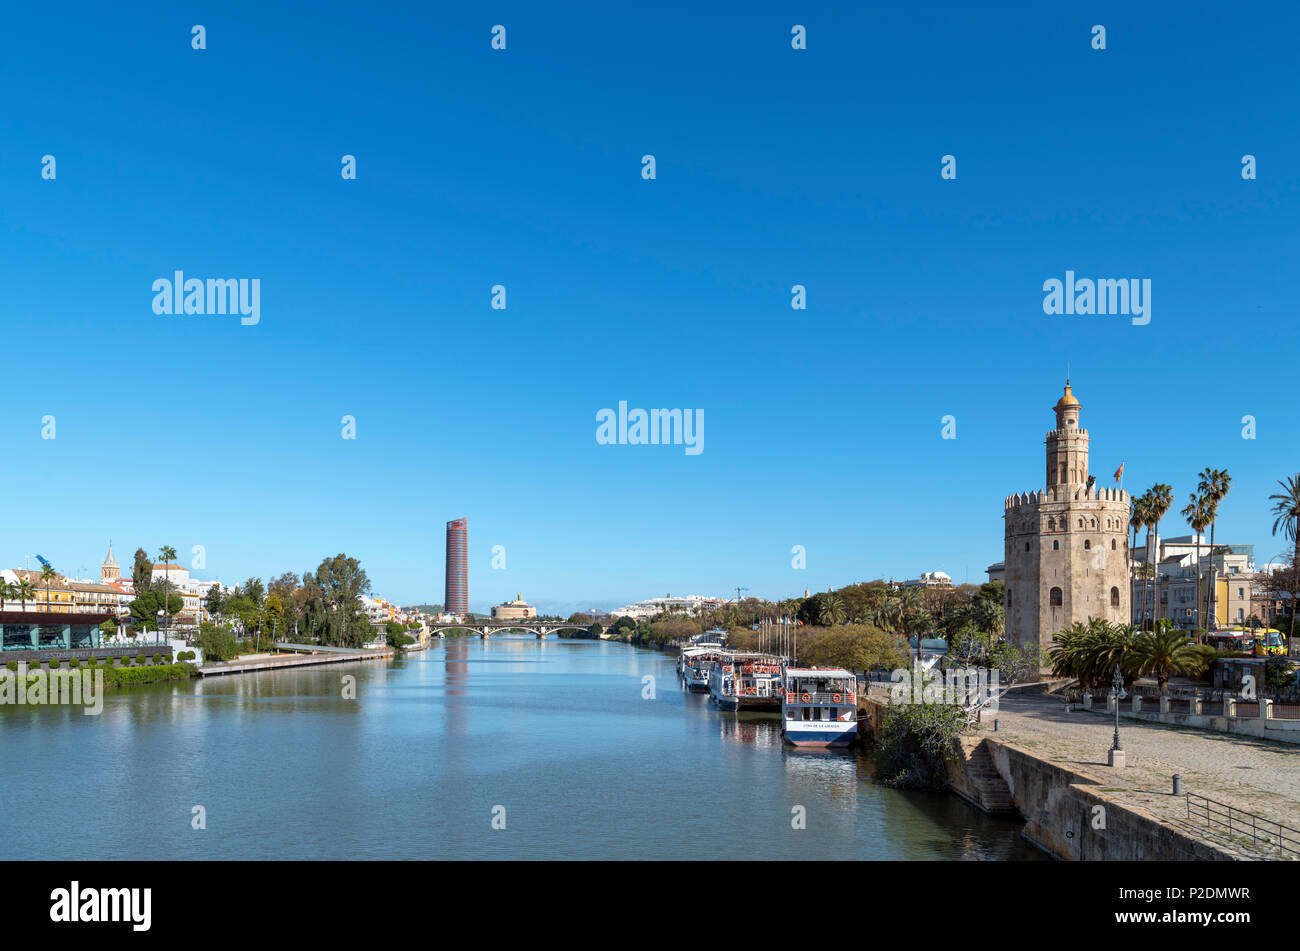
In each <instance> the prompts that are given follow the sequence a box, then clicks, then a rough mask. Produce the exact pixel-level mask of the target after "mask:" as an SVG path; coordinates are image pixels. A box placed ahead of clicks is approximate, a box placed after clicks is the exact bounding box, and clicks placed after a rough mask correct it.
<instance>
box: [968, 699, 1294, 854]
mask: <svg viewBox="0 0 1300 951" xmlns="http://www.w3.org/2000/svg"><path fill="white" fill-rule="evenodd" d="M994 717H996V718H997V719H998V721H999V729H998V732H996V733H994V732H993V718H994ZM1114 732H1115V716H1114V714H1113V713H1107V712H1106V711H1105V708H1104V705H1103V706H1102V708H1101V709H1100V710H1094V711H1089V712H1085V711H1080V710H1075V711H1073V712H1070V713H1066V712H1065V706H1064V704H1063V703H1062V702H1061V701H1060V700H1059V699H1057V698H1055V697H1051V696H1045V695H1040V694H1027V695H1017V694H1014V693H1013V694H1011V695H1009V696H1007V697H1004V698H1003V699H1002V701H1001V703H1000V707H999V710H998V712H997V713H995V714H989V713H986V714H985V716H984V720H983V724H982V727H981V730H980V735H981V736H987V737H989V738H990V739H996V740H1001V741H1004V742H1007V743H1011V744H1014V745H1015V746H1018V747H1020V748H1022V749H1024V750H1026V751H1028V752H1030V753H1032V754H1034V755H1035V756H1038V757H1040V758H1041V759H1044V760H1046V761H1048V762H1051V763H1055V764H1058V765H1060V766H1061V767H1063V768H1066V769H1069V770H1072V771H1074V772H1077V773H1080V774H1084V775H1087V776H1090V777H1093V778H1095V779H1096V780H1097V781H1098V782H1099V783H1100V784H1101V785H1102V786H1103V787H1104V788H1105V790H1106V792H1107V793H1108V794H1109V795H1110V796H1111V797H1112V798H1113V799H1115V800H1116V801H1118V802H1120V803H1122V804H1125V805H1130V806H1133V807H1135V808H1137V809H1141V810H1144V811H1145V812H1147V813H1150V814H1151V815H1153V816H1157V817H1159V818H1160V819H1162V820H1166V821H1168V822H1169V823H1170V824H1171V825H1173V826H1175V827H1177V828H1181V829H1184V830H1185V831H1188V832H1189V833H1192V834H1196V835H1200V836H1204V835H1206V833H1207V826H1206V824H1205V822H1204V820H1203V819H1197V818H1195V817H1194V818H1192V819H1191V820H1189V819H1188V817H1187V802H1186V800H1185V799H1184V797H1183V796H1174V795H1172V788H1173V775H1174V774H1175V773H1177V774H1179V775H1180V776H1182V779H1183V790H1184V792H1186V793H1192V794H1194V795H1196V796H1205V797H1207V798H1209V799H1213V800H1216V801H1218V802H1221V803H1226V804H1227V805H1230V806H1232V807H1233V808H1234V809H1240V810H1242V811H1244V812H1250V813H1254V814H1256V815H1260V816H1264V817H1266V818H1268V819H1271V820H1273V821H1274V822H1280V823H1282V824H1283V825H1286V826H1290V827H1291V828H1293V829H1300V747H1297V746H1296V745H1295V744H1291V743H1280V742H1276V741H1270V740H1265V739H1257V738H1254V737H1249V736H1243V735H1241V734H1229V733H1220V732H1215V731H1212V730H1205V729H1199V728H1195V727H1187V726H1178V725H1170V724H1161V723H1153V722H1150V721H1146V720H1138V719H1133V718H1128V717H1125V715H1124V713H1123V711H1121V713H1120V745H1121V746H1122V747H1123V748H1124V750H1125V752H1126V754H1127V760H1128V763H1127V765H1126V766H1125V767H1124V768H1122V769H1115V768H1112V767H1110V766H1108V765H1107V763H1106V751H1107V750H1108V749H1110V746H1111V741H1112V739H1113V737H1114ZM1235 844H1237V845H1238V846H1240V843H1235Z"/></svg>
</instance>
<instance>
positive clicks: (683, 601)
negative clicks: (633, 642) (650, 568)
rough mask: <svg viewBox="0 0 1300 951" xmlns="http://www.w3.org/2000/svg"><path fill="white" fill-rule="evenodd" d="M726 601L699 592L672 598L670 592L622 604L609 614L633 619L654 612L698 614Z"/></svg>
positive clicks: (653, 614) (641, 617)
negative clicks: (657, 596) (659, 596)
mask: <svg viewBox="0 0 1300 951" xmlns="http://www.w3.org/2000/svg"><path fill="white" fill-rule="evenodd" d="M726 603H727V602H726V599H725V598H706V597H704V596H703V595H699V594H688V595H687V596H686V597H684V598H682V597H677V598H674V597H673V596H672V595H671V594H666V595H664V596H663V597H662V598H647V599H646V600H644V601H636V602H633V603H632V604H627V605H624V606H623V607H621V608H619V609H618V610H617V611H611V612H610V614H611V615H612V616H614V617H630V618H631V619H632V620H634V621H639V620H642V619H644V618H651V617H654V616H655V615H656V614H668V613H676V614H687V615H693V614H699V613H700V612H702V611H705V610H713V609H716V608H720V607H721V606H722V605H724V604H726Z"/></svg>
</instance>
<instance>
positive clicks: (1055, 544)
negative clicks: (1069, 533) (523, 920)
mask: <svg viewBox="0 0 1300 951" xmlns="http://www.w3.org/2000/svg"><path fill="white" fill-rule="evenodd" d="M1060 550H1061V543H1060V542H1057V541H1054V542H1052V551H1060Z"/></svg>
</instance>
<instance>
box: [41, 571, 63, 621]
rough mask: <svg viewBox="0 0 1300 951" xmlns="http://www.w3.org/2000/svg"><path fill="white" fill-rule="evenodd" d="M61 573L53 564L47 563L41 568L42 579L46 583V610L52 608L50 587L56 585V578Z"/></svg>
mask: <svg viewBox="0 0 1300 951" xmlns="http://www.w3.org/2000/svg"><path fill="white" fill-rule="evenodd" d="M58 576H59V573H58V572H57V571H55V570H54V568H53V566H52V565H45V566H44V567H42V568H41V581H42V582H43V583H44V584H45V610H46V611H48V610H50V588H51V587H53V585H54V579H55V578H57V577H58Z"/></svg>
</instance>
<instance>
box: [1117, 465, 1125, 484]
mask: <svg viewBox="0 0 1300 951" xmlns="http://www.w3.org/2000/svg"><path fill="white" fill-rule="evenodd" d="M1122 478H1124V463H1122V462H1121V463H1120V464H1119V468H1118V469H1116V470H1115V481H1116V482H1118V481H1119V480H1120V479H1122Z"/></svg>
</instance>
